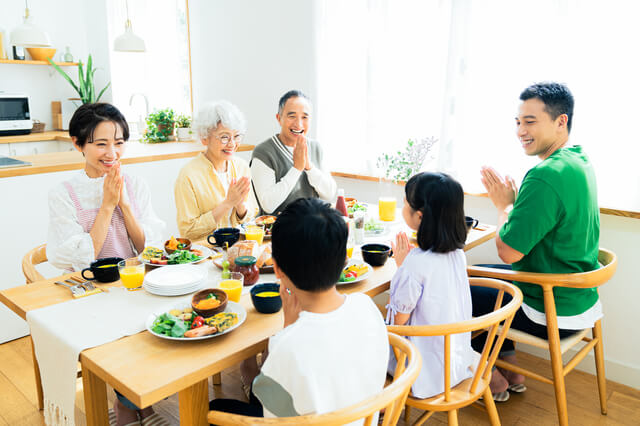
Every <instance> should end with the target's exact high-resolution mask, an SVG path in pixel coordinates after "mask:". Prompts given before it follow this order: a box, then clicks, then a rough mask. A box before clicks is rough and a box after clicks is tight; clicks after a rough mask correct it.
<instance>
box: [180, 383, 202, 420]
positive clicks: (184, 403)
mask: <svg viewBox="0 0 640 426" xmlns="http://www.w3.org/2000/svg"><path fill="white" fill-rule="evenodd" d="M178 405H179V408H180V425H181V426H208V425H209V422H207V412H208V411H209V380H208V379H205V380H202V381H199V382H198V383H196V384H194V385H193V386H191V387H188V388H186V389H183V390H181V391H180V392H179V393H178Z"/></svg>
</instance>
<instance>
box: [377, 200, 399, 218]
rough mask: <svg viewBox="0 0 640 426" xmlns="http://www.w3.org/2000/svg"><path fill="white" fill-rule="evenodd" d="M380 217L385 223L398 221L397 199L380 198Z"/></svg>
mask: <svg viewBox="0 0 640 426" xmlns="http://www.w3.org/2000/svg"><path fill="white" fill-rule="evenodd" d="M378 215H379V216H380V220H383V221H385V222H392V221H394V220H396V199H395V198H393V197H380V198H378Z"/></svg>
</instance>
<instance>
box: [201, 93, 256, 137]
mask: <svg viewBox="0 0 640 426" xmlns="http://www.w3.org/2000/svg"><path fill="white" fill-rule="evenodd" d="M220 123H222V125H223V126H225V127H228V128H229V129H231V130H235V131H237V132H238V133H244V132H246V131H247V120H246V119H245V118H244V114H242V112H240V110H239V109H238V107H237V106H235V105H234V104H232V103H231V102H227V101H214V102H208V103H206V104H205V105H203V106H202V107H201V108H200V109H199V110H198V114H197V115H196V119H195V120H194V121H193V130H194V131H195V133H196V135H198V136H199V137H200V139H206V138H208V137H209V132H211V131H212V130H215V129H216V127H218V124H220Z"/></svg>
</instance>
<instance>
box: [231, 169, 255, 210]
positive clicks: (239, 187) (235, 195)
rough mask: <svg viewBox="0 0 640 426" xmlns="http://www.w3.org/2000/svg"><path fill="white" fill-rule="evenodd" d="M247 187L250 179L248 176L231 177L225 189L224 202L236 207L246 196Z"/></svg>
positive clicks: (239, 205) (249, 186) (249, 185)
mask: <svg viewBox="0 0 640 426" xmlns="http://www.w3.org/2000/svg"><path fill="white" fill-rule="evenodd" d="M249 189H251V180H249V178H248V177H246V176H242V177H241V178H240V179H232V180H231V183H230V184H229V190H228V191H227V197H226V202H227V203H228V204H229V205H230V206H231V207H235V208H236V209H238V208H239V207H241V205H242V203H244V200H245V199H246V198H247V195H248V194H249Z"/></svg>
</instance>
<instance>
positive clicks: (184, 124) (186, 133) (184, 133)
mask: <svg viewBox="0 0 640 426" xmlns="http://www.w3.org/2000/svg"><path fill="white" fill-rule="evenodd" d="M176 126H177V127H178V128H177V130H176V132H177V133H178V140H179V141H188V140H190V139H191V133H192V132H191V116H189V115H186V114H179V115H178V118H176Z"/></svg>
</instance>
